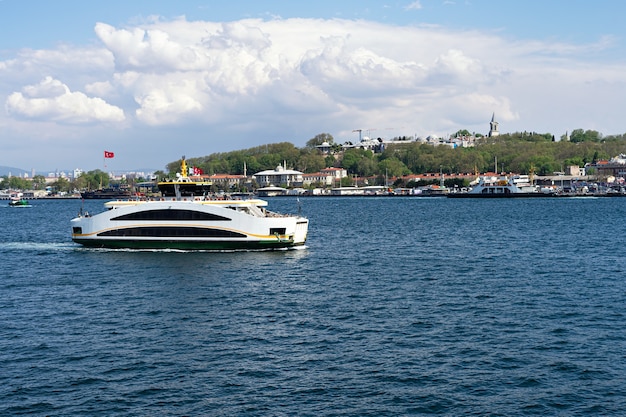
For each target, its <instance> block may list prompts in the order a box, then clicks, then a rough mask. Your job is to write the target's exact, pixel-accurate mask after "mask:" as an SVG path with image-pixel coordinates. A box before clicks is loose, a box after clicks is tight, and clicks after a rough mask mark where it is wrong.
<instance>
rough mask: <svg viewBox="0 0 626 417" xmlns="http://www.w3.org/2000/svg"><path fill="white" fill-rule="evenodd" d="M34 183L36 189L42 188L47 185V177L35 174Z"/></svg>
mask: <svg viewBox="0 0 626 417" xmlns="http://www.w3.org/2000/svg"><path fill="white" fill-rule="evenodd" d="M32 184H33V188H34V189H35V190H41V189H43V188H45V186H46V177H44V176H43V175H35V176H34V177H33V180H32Z"/></svg>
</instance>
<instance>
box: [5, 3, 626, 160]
mask: <svg viewBox="0 0 626 417" xmlns="http://www.w3.org/2000/svg"><path fill="white" fill-rule="evenodd" d="M625 9H626V2H619V1H609V0H599V1H595V2H589V1H583V0H568V1H566V0H553V1H539V0H536V1H533V0H530V1H506V0H504V1H486V0H471V1H465V0H420V1H411V0H407V1H398V0H393V1H386V2H384V1H382V2H381V1H352V0H347V1H345V0H344V1H317V2H305V3H304V2H284V1H247V0H246V1H232V2H223V1H199V0H195V1H185V0H182V1H178V2H171V1H154V0H153V1H147V0H145V1H144V0H135V1H93V2H85V1H77V0H76V1H49V0H0V101H2V103H3V104H4V106H3V109H4V111H3V112H0V143H1V144H2V152H0V165H8V166H15V167H19V168H23V169H27V170H30V169H36V170H37V171H46V170H53V169H56V168H61V169H72V168H82V169H85V170H91V169H96V168H102V159H101V155H102V152H101V151H102V150H103V149H105V148H107V149H109V150H111V151H115V153H116V158H114V160H112V161H110V162H109V163H108V165H109V166H110V167H111V169H119V170H125V169H134V168H139V167H141V168H144V167H146V168H154V169H162V168H163V167H164V165H165V164H166V163H168V162H170V161H173V160H175V159H177V158H179V157H180V155H182V154H186V155H187V156H188V157H195V156H203V155H208V154H211V153H213V152H225V151H229V150H235V149H242V148H247V147H253V146H258V145H261V144H265V143H271V142H278V141H290V142H292V143H294V144H296V146H303V145H304V143H306V141H307V140H308V139H310V138H311V137H313V136H315V135H316V134H318V133H323V132H327V133H331V134H332V135H333V136H334V137H335V139H336V141H338V142H343V141H346V140H354V138H353V137H352V136H351V135H352V130H353V129H355V128H363V129H364V130H371V131H376V132H378V134H379V135H381V133H380V132H384V135H387V136H393V135H417V136H427V135H430V134H437V135H439V136H445V135H446V134H451V133H453V132H455V131H456V130H459V129H468V130H470V131H476V132H480V133H484V131H486V130H487V129H488V121H489V119H490V118H491V114H492V113H493V112H495V114H496V118H497V119H498V121H499V122H500V128H501V130H502V131H504V132H507V131H511V132H513V131H522V130H534V131H539V132H551V133H554V134H555V135H557V136H560V135H561V134H564V133H565V132H566V131H571V130H572V129H575V128H584V129H594V130H599V131H600V132H601V133H604V134H615V133H624V132H626V126H624V123H623V121H622V119H623V117H622V115H621V112H620V111H619V109H621V108H623V107H624V96H625V94H624V93H626V80H625V79H624V78H625V77H623V75H622V74H624V73H625V72H624V71H625V70H626V60H625V58H626V48H625V38H626V36H625V35H626V33H625V32H626V29H625V28H624V25H623V23H622V22H621V21H620V19H621V18H623V16H624V15H625V12H626V10H625ZM374 134H376V133H372V135H374ZM33 150H37V151H36V152H34V151H33Z"/></svg>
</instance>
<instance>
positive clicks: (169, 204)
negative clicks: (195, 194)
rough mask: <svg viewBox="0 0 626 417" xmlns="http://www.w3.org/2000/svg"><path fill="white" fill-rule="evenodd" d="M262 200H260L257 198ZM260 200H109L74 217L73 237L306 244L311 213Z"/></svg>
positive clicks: (188, 244)
mask: <svg viewBox="0 0 626 417" xmlns="http://www.w3.org/2000/svg"><path fill="white" fill-rule="evenodd" d="M259 203H262V204H259ZM265 204H266V203H265V202H263V201H261V200H254V201H250V200H241V201H231V202H221V201H193V200H192V201H172V200H166V201H145V202H133V201H129V202H111V203H107V205H108V206H109V208H110V210H108V211H105V212H103V213H99V214H97V215H94V216H89V215H82V216H79V217H77V218H75V219H73V220H72V221H71V224H72V240H74V242H77V243H80V244H82V245H84V246H89V247H104V248H129V249H180V250H250V249H253V250H264V249H280V248H291V247H296V246H302V245H304V244H305V242H306V237H307V233H308V219H306V218H303V217H299V216H285V215H279V214H275V213H270V212H266V211H264V210H263V209H261V208H260V206H262V205H265Z"/></svg>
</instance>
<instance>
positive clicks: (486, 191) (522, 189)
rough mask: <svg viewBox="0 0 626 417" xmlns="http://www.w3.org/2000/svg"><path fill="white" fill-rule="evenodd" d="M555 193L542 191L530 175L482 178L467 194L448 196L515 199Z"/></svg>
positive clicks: (449, 195)
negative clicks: (533, 182)
mask: <svg viewBox="0 0 626 417" xmlns="http://www.w3.org/2000/svg"><path fill="white" fill-rule="evenodd" d="M554 195H555V193H554V192H553V191H545V190H542V189H541V188H540V187H539V186H538V185H534V184H532V182H531V180H530V178H529V176H528V175H511V176H506V175H503V176H498V177H495V176H482V177H479V178H478V180H477V182H476V183H475V184H473V185H472V188H471V189H470V190H469V191H467V192H457V193H450V194H448V197H449V198H515V197H550V196H554Z"/></svg>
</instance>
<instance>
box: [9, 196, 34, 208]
mask: <svg viewBox="0 0 626 417" xmlns="http://www.w3.org/2000/svg"><path fill="white" fill-rule="evenodd" d="M9 207H32V206H31V205H30V203H29V202H28V200H25V199H23V198H13V199H11V200H10V201H9Z"/></svg>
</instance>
